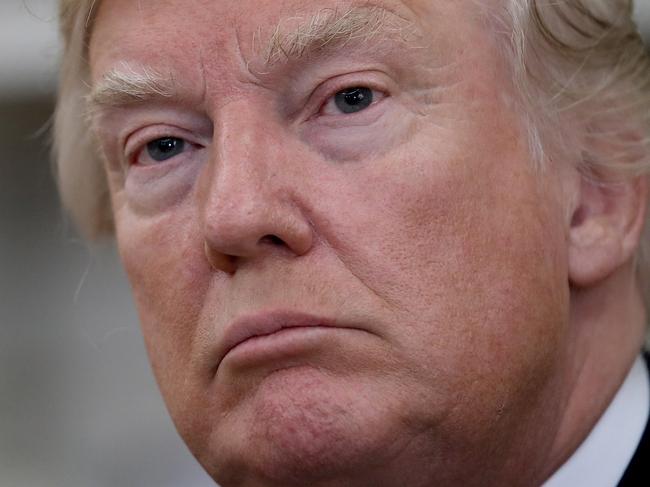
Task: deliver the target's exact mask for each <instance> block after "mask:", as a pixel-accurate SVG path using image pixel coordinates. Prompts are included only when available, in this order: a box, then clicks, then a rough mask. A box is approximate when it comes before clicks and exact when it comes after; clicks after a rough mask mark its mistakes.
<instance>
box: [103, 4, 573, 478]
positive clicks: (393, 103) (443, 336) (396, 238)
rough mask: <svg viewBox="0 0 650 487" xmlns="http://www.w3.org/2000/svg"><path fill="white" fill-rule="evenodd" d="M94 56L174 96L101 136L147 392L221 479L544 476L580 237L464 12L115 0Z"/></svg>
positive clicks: (477, 27) (139, 104)
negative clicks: (575, 241) (156, 81)
mask: <svg viewBox="0 0 650 487" xmlns="http://www.w3.org/2000/svg"><path fill="white" fill-rule="evenodd" d="M337 22H338V24H337ZM330 24H331V25H330ZM310 26H311V27H310ZM315 26H316V27H315ZM348 27H349V30H350V32H347V31H346V30H345V29H347V28H348ZM327 29H329V31H328V30H327ZM337 32H338V34H339V35H337ZM341 32H343V34H342V35H340V34H341ZM292 42H293V44H292ZM294 44H295V45H294ZM273 46H275V47H273ZM303 51H304V52H303ZM90 62H91V75H92V82H93V84H94V85H95V86H97V85H100V84H102V83H104V84H105V81H103V80H104V79H105V78H106V76H107V74H108V73H109V72H111V71H112V70H117V71H120V72H122V73H126V74H131V75H133V74H139V75H143V74H146V73H148V74H149V75H151V74H152V73H157V74H158V75H162V76H163V77H165V78H167V79H168V80H173V83H174V86H173V87H172V88H173V89H172V91H173V92H172V93H168V95H171V96H165V97H156V96H143V97H141V100H140V101H134V98H135V97H133V96H131V97H118V98H114V99H112V105H114V106H110V107H102V108H101V109H100V110H99V112H98V115H97V117H96V130H97V135H98V140H99V141H100V143H101V147H102V150H103V152H104V154H105V156H106V160H107V164H106V167H107V171H108V174H109V180H110V186H111V195H112V201H113V207H114V214H115V220H116V226H117V240H118V244H119V248H120V252H121V255H122V258H123V261H124V264H125V267H126V269H127V272H128V275H129V278H130V280H131V283H132V286H133V291H134V295H135V299H136V303H137V307H138V310H139V314H140V317H141V321H142V327H143V331H144V336H145V339H146V343H147V347H148V351H149V354H150V358H151V362H152V364H153V368H154V371H155V374H156V377H157V380H158V382H159V385H160V388H161V390H162V393H163V396H164V398H165V401H166V403H167V405H168V407H169V410H170V412H171V415H172V417H173V419H174V421H175V424H176V426H177V428H178V430H179V432H180V433H181V435H182V436H183V438H184V439H185V441H186V442H187V443H188V445H189V447H190V449H191V450H192V451H193V453H194V454H195V455H196V456H197V458H198V459H199V460H200V461H201V463H202V464H203V465H204V467H205V468H206V469H207V470H208V472H209V473H211V474H212V475H213V476H214V478H215V479H216V480H217V481H220V482H222V483H223V484H224V485H231V484H233V485H240V483H241V485H282V486H289V485H300V486H304V485H348V486H349V485H357V484H359V485H373V486H374V485H420V484H422V485H431V483H430V479H431V478H435V479H437V481H439V485H445V481H447V482H448V483H449V482H451V480H450V479H456V480H458V479H464V480H463V481H464V482H465V483H457V484H455V485H472V483H477V484H480V483H481V481H482V482H485V483H483V485H487V483H489V482H488V481H489V480H490V479H492V480H494V479H499V478H502V477H500V476H501V475H502V474H503V472H504V471H509V472H511V473H512V472H518V471H519V470H520V469H524V468H525V469H526V470H525V471H524V475H531V476H535V475H538V472H536V471H535V465H532V464H531V463H530V461H529V462H528V464H525V463H523V462H518V461H517V459H519V458H520V455H521V457H523V456H524V455H525V454H528V453H529V452H530V449H531V448H532V447H533V445H534V446H535V449H536V450H537V452H536V454H537V456H539V453H538V452H539V451H544V446H545V445H546V446H547V445H548V444H549V442H550V441H551V440H552V436H553V431H554V428H556V427H557V422H558V413H557V411H558V408H559V405H558V404H556V401H555V398H556V397H557V396H558V394H559V392H558V391H559V390H560V387H559V386H558V385H557V384H558V380H557V377H558V375H559V373H558V363H559V360H560V359H559V357H560V355H561V353H562V348H561V347H562V344H563V340H564V338H563V337H564V334H565V332H566V323H567V313H568V312H567V309H568V284H567V277H566V274H567V270H566V264H565V262H566V255H565V253H566V249H565V247H566V244H565V240H566V238H565V228H566V226H567V222H566V221H565V216H564V215H565V212H564V209H563V204H562V201H561V197H560V194H559V191H558V190H555V189H553V188H555V187H558V186H559V185H558V184H556V178H557V176H556V173H557V171H555V170H554V169H553V168H550V169H549V170H546V171H536V170H535V168H534V166H533V164H532V162H531V160H530V157H529V155H528V152H527V149H526V143H525V141H524V137H523V131H522V130H521V128H520V124H519V121H518V118H517V115H516V113H515V112H514V108H513V106H514V105H513V103H512V102H511V99H512V97H511V96H509V94H511V93H512V89H511V88H510V84H509V81H508V74H507V72H506V69H505V66H504V64H503V63H502V62H501V61H500V59H499V57H498V55H497V51H496V48H495V42H493V34H492V33H491V32H489V31H488V28H487V27H486V25H485V22H484V21H483V19H481V17H480V15H479V14H478V12H477V11H476V7H475V4H474V2H472V1H469V0H468V1H442V0H439V1H408V2H397V1H378V2H376V3H372V2H371V3H368V2H365V1H364V2H352V1H347V0H341V1H323V0H320V1H311V0H308V1H305V0H300V1H298V0H287V1H273V2H258V1H249V0H238V1H221V0H213V1H205V0H165V1H162V0H160V1H156V2H133V1H131V0H111V1H106V2H103V4H102V5H101V7H100V9H99V14H98V17H97V21H96V24H95V26H94V32H93V36H92V39H91V45H90ZM150 91H151V90H150ZM126 98H128V100H126ZM125 101H128V103H124V102H125ZM296 325H300V326H296ZM313 325H319V326H313ZM287 326H295V327H294V328H292V329H285V330H283V331H282V332H275V333H273V334H271V335H268V336H266V337H263V338H257V339H248V340H245V341H244V342H242V343H239V341H241V340H243V339H245V338H247V337H248V336H249V335H251V334H266V333H270V332H272V331H276V330H277V328H278V327H287ZM237 343H239V345H237V346H234V347H233V348H230V347H232V345H235V344H237ZM520 473H521V472H520ZM522 478H523V477H522ZM426 479H429V480H426ZM510 485H514V484H510Z"/></svg>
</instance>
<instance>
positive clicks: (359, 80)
mask: <svg viewBox="0 0 650 487" xmlns="http://www.w3.org/2000/svg"><path fill="white" fill-rule="evenodd" d="M380 77H381V78H384V79H385V75H383V76H382V73H380V72H379V71H370V72H368V71H364V72H358V73H350V74H346V75H342V76H338V77H336V78H334V79H328V80H327V81H325V82H323V83H321V84H320V85H319V86H318V87H317V88H316V89H315V90H314V92H313V94H312V96H311V97H310V100H309V101H308V102H307V106H306V110H307V114H308V116H307V120H309V119H311V118H314V117H317V116H319V114H321V112H322V109H323V107H324V106H325V105H326V104H327V102H328V101H329V100H330V99H331V98H332V97H334V96H335V95H336V94H337V93H338V92H340V91H344V90H346V89H350V88H356V87H364V88H369V89H371V90H373V91H375V92H377V93H381V94H382V98H381V99H385V98H387V97H389V96H391V91H392V90H391V86H390V83H388V82H387V81H383V82H382V81H380V80H379V78H380ZM374 104H375V103H373V105H374ZM371 106H372V105H371ZM368 109H370V107H368ZM364 111H365V110H364ZM361 113H363V111H362V112H359V114H361ZM354 115H355V114H348V115H346V116H347V117H351V116H354Z"/></svg>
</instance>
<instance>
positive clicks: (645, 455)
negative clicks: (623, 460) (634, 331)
mask: <svg viewBox="0 0 650 487" xmlns="http://www.w3.org/2000/svg"><path fill="white" fill-rule="evenodd" d="M645 362H646V366H648V370H649V372H650V353H648V352H646V353H645ZM618 487H650V420H649V421H648V423H646V427H645V431H644V432H643V436H642V437H641V441H640V442H639V446H638V447H637V449H636V452H635V453H634V456H633V457H632V461H630V464H629V465H628V467H627V470H625V474H623V478H622V479H621V481H620V482H619V483H618Z"/></svg>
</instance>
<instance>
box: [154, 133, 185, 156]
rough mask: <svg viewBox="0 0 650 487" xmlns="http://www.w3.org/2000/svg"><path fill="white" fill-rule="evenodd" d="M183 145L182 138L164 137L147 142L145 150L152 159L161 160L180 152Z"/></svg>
mask: <svg viewBox="0 0 650 487" xmlns="http://www.w3.org/2000/svg"><path fill="white" fill-rule="evenodd" d="M184 145H185V142H184V141H183V140H182V139H177V138H174V137H165V138H163V139H158V140H154V141H152V142H150V143H149V144H147V152H148V153H149V157H151V158H152V159H153V160H154V161H157V162H162V161H166V160H167V159H171V158H172V157H174V156H176V155H178V154H180V153H181V152H182V151H183V147H184Z"/></svg>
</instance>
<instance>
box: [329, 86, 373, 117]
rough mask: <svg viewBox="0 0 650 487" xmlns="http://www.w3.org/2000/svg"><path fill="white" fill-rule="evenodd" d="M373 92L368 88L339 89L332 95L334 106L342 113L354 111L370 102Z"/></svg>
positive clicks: (361, 108) (368, 104) (363, 107)
mask: <svg viewBox="0 0 650 487" xmlns="http://www.w3.org/2000/svg"><path fill="white" fill-rule="evenodd" d="M372 99H373V93H372V90H371V89H370V88H363V87H358V88H352V89H349V90H343V91H339V92H338V93H337V94H336V96H335V97H334V101H335V103H336V107H337V108H338V109H339V110H341V111H342V112H343V113H356V112H359V111H361V110H364V109H366V108H368V107H369V106H370V105H371V104H372Z"/></svg>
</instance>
